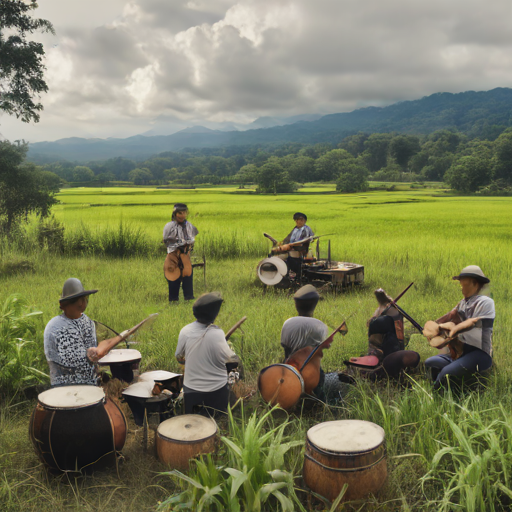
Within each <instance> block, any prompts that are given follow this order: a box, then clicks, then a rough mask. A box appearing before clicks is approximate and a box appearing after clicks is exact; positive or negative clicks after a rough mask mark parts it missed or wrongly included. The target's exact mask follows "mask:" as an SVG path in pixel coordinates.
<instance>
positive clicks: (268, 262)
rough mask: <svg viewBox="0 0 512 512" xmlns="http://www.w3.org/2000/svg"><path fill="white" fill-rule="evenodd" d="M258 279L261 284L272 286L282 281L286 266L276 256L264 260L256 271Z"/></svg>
mask: <svg viewBox="0 0 512 512" xmlns="http://www.w3.org/2000/svg"><path fill="white" fill-rule="evenodd" d="M256 272H257V274H258V277H259V279H260V281H261V282H262V283H263V284H266V285H267V286H274V285H276V284H278V283H280V282H281V281H282V280H283V277H284V276H286V274H287V273H288V266H287V265H286V263H285V262H284V261H283V260H282V259H281V258H279V257H277V256H272V257H271V258H265V259H264V260H261V261H260V262H259V263H258V268H257V269H256Z"/></svg>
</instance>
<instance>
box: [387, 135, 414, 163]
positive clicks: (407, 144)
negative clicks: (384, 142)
mask: <svg viewBox="0 0 512 512" xmlns="http://www.w3.org/2000/svg"><path fill="white" fill-rule="evenodd" d="M419 150H420V141H419V139H418V137H413V136H412V135H398V136H396V137H393V139H392V140H391V142H390V144H389V154H390V155H391V156H392V157H393V158H394V159H395V162H396V163H397V164H398V165H399V166H400V167H401V168H402V169H403V170H405V169H407V164H408V163H409V160H410V159H411V157H412V156H414V155H415V154H416V153H418V151H419Z"/></svg>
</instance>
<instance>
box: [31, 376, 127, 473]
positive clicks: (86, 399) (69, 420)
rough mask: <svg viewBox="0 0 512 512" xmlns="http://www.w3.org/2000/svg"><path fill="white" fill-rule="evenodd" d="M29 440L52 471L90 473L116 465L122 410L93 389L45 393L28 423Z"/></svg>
mask: <svg viewBox="0 0 512 512" xmlns="http://www.w3.org/2000/svg"><path fill="white" fill-rule="evenodd" d="M29 433H30V439H31V440H32V443H33V444H34V448H35V451H36V454H37V456H38V457H39V459H40V460H41V461H42V462H43V463H44V464H45V465H46V466H48V467H49V468H50V469H51V470H53V471H61V472H67V471H70V472H77V473H82V472H85V473H87V472H92V471H93V470H95V469H100V468H102V467H106V466H111V465H115V463H116V460H117V459H116V451H119V450H121V449H122V448H123V446H124V443H125V440H126V419H125V417H124V414H123V413H122V411H121V409H119V407H118V406H117V405H116V404H115V403H114V402H113V401H112V400H110V399H109V398H105V393H104V392H103V390H102V389H101V388H99V387H96V386H62V387H57V388H52V389H49V390H48V391H44V392H43V393H41V394H40V395H39V396H38V403H37V405H36V408H35V410H34V412H33V413H32V417H31V419H30V432H29Z"/></svg>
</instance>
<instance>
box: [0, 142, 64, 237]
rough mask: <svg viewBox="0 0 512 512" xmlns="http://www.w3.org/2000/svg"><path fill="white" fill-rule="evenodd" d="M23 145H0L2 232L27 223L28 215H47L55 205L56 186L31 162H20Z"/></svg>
mask: <svg viewBox="0 0 512 512" xmlns="http://www.w3.org/2000/svg"><path fill="white" fill-rule="evenodd" d="M27 151H28V146H27V144H11V143H10V142H8V141H1V142H0V221H1V224H2V225H3V228H4V231H5V232H7V233H9V232H11V230H12V228H13V226H14V225H15V224H16V223H18V222H21V221H22V220H27V219H28V215H29V214H30V213H35V214H36V215H39V216H41V217H46V216H48V214H49V212H50V209H51V207H52V205H54V204H55V203H57V200H56V199H55V194H56V193H57V192H58V191H59V186H60V183H59V184H58V183H57V181H56V180H55V179H54V177H53V176H50V174H52V173H48V172H42V171H41V169H40V168H38V167H36V166H35V165H34V164H33V163H24V160H25V156H26V154H27Z"/></svg>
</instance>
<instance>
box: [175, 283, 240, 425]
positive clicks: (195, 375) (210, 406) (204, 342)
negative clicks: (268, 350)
mask: <svg viewBox="0 0 512 512" xmlns="http://www.w3.org/2000/svg"><path fill="white" fill-rule="evenodd" d="M222 302H223V300H222V298H221V296H220V293H219V292H212V293H206V294H204V295H202V296H201V297H199V299H197V300H196V301H195V303H194V306H193V308H192V312H193V314H194V316H195V317H196V322H193V323H191V324H188V325H186V326H185V327H183V329H182V330H181V332H180V335H179V338H178V346H177V347H176V354H175V355H176V359H177V360H178V362H179V363H180V364H184V365H185V377H184V381H183V392H184V400H185V414H202V415H203V416H208V415H210V416H215V415H216V413H218V412H226V411H227V408H228V400H229V388H228V372H227V369H226V364H227V363H238V362H240V360H239V358H238V356H237V355H236V354H235V353H234V352H233V350H231V349H230V348H229V346H228V343H227V341H226V336H225V334H224V331H223V330H222V329H221V328H220V327H217V326H216V325H214V324H213V322H214V321H215V318H217V315H218V314H219V311H220V307H221V305H222Z"/></svg>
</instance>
